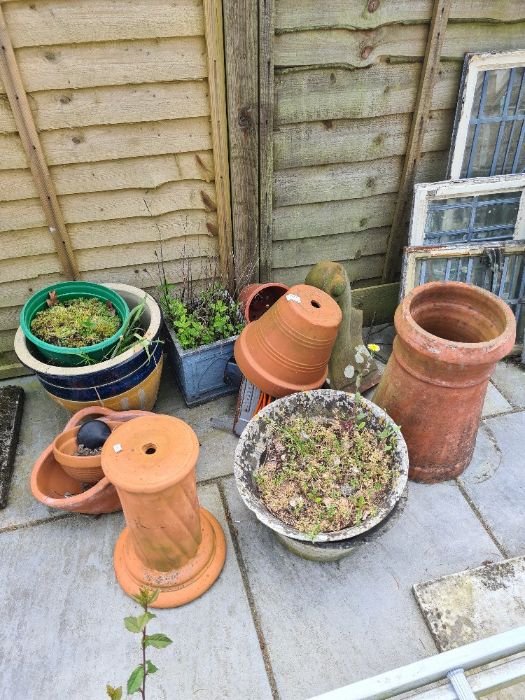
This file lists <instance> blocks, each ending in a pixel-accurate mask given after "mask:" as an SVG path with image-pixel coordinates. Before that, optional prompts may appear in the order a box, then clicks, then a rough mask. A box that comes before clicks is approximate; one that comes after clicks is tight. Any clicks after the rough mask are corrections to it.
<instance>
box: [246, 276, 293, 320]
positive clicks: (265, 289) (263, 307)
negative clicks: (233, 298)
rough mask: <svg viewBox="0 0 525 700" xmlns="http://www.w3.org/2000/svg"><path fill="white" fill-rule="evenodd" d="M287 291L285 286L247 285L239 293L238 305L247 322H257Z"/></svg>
mask: <svg viewBox="0 0 525 700" xmlns="http://www.w3.org/2000/svg"><path fill="white" fill-rule="evenodd" d="M287 291H288V286H287V285H286V284H280V283H279V282H266V283H265V284H249V285H248V286H247V287H243V289H241V291H240V292H239V304H240V306H241V310H242V312H243V314H244V318H245V319H246V320H247V321H257V319H259V318H261V316H262V315H263V314H264V313H266V311H268V309H269V308H270V306H273V305H274V304H275V302H276V301H277V300H278V299H280V298H281V297H282V296H283V295H284V294H285V293H286V292H287Z"/></svg>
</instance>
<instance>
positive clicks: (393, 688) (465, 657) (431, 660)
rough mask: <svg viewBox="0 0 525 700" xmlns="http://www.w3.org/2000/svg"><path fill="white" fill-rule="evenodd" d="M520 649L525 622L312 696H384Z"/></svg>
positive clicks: (355, 699)
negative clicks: (521, 625) (506, 630)
mask: <svg viewBox="0 0 525 700" xmlns="http://www.w3.org/2000/svg"><path fill="white" fill-rule="evenodd" d="M522 651H525V626H523V627H517V628H516V629H513V630H509V631H508V632H503V633H502V634H496V635H494V636H492V637H487V638H486V639H481V640H480V641H478V642H472V643H471V644H465V645H464V646H461V647H458V648H457V649H451V650H450V651H444V652H443V653H442V654H436V655H435V656H430V657H428V658H426V659H423V660H421V661H416V662H414V663H412V664H408V666H402V667H401V668H396V669H394V670H392V671H387V672H386V673H381V674H380V675H378V676H372V678H366V679H365V680H362V681H358V682H357V683H353V684H352V685H347V686H345V687H343V688H338V689H337V690H332V691H330V692H328V693H324V694H323V695H318V696H316V698H312V699H311V700H386V698H392V697H395V696H396V695H399V694H401V693H404V692H407V691H409V690H416V689H417V688H421V687H422V686H425V685H429V684H430V683H434V682H435V681H439V680H443V679H444V678H445V677H446V675H447V673H448V672H449V671H450V670H452V669H455V668H462V669H464V670H465V671H468V670H470V669H472V668H477V667H478V666H483V665H484V664H488V663H491V662H492V661H497V660H499V659H502V658H505V657H507V656H512V655H513V654H517V653H519V652H522Z"/></svg>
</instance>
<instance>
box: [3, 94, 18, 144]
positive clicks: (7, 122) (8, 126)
mask: <svg viewBox="0 0 525 700" xmlns="http://www.w3.org/2000/svg"><path fill="white" fill-rule="evenodd" d="M0 92H2V89H1V85H0ZM14 132H16V124H15V120H14V119H13V113H12V111H11V107H10V106H9V100H8V99H7V95H1V94H0V134H10V133H14Z"/></svg>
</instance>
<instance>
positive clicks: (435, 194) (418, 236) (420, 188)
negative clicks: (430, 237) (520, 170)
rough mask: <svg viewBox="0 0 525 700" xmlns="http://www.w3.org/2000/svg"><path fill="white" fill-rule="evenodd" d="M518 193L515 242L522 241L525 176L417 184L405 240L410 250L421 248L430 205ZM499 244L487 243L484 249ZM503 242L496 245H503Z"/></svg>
mask: <svg viewBox="0 0 525 700" xmlns="http://www.w3.org/2000/svg"><path fill="white" fill-rule="evenodd" d="M519 191H521V198H520V205H519V208H518V215H517V217H516V227H515V229H514V236H513V240H514V241H522V240H525V174H519V175H495V176H493V177H473V178H466V179H464V180H443V181H441V182H430V183H420V184H417V185H415V187H414V204H413V208H412V217H411V220H410V231H409V236H408V243H409V246H422V245H424V242H423V241H424V238H425V225H426V221H427V216H428V207H429V204H430V203H432V202H436V201H439V200H442V199H451V198H454V197H458V198H459V197H475V196H476V195H486V194H498V193H501V194H507V193H509V192H519ZM491 242H492V243H497V242H498V241H491V240H490V239H487V241H486V242H484V243H485V244H486V245H489V244H490V243H491ZM503 242H504V241H499V243H503ZM441 245H444V246H446V247H447V248H448V247H449V246H451V245H460V246H464V245H466V244H465V242H461V241H460V242H458V243H455V244H452V243H444V244H441Z"/></svg>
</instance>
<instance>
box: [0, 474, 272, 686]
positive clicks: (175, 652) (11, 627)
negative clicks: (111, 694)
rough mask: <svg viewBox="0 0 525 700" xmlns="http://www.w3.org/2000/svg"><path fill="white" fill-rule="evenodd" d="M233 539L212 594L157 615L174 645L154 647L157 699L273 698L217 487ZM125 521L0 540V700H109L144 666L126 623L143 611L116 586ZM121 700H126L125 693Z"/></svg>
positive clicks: (62, 524)
mask: <svg viewBox="0 0 525 700" xmlns="http://www.w3.org/2000/svg"><path fill="white" fill-rule="evenodd" d="M199 495H200V499H201V503H202V505H204V506H205V507H207V508H209V510H210V511H211V512H212V513H214V515H216V516H217V517H218V518H219V520H220V522H221V524H222V526H223V527H224V528H225V532H226V536H227V545H228V553H227V560H226V565H225V568H224V570H223V572H222V574H221V576H220V578H219V580H218V581H217V582H216V583H215V584H214V586H213V587H212V588H211V589H210V590H209V591H208V592H207V593H205V594H204V596H202V597H201V598H199V599H198V600H196V601H194V602H193V603H191V604H189V605H186V606H184V607H182V608H176V609H173V610H158V611H155V612H156V614H157V619H155V620H153V621H152V622H151V623H150V631H151V633H154V632H164V633H165V634H167V635H168V636H169V637H170V638H171V639H172V640H173V645H171V646H170V647H168V648H166V649H162V650H157V649H152V650H151V654H150V658H151V659H152V661H153V662H154V663H155V665H157V666H158V668H159V671H158V673H156V674H155V675H153V676H151V677H150V678H149V680H148V684H149V687H150V692H148V697H151V698H152V699H155V700H160V699H161V698H162V699H163V700H173V699H174V698H177V700H194V699H195V698H205V699H206V700H219V699H220V700H224V699H231V700H239V699H240V698H250V699H253V700H270V699H271V691H270V687H269V683H268V680H267V676H266V672H265V669H264V663H263V659H262V656H261V653H260V648H259V644H258V640H257V634H256V631H255V628H254V625H253V622H252V617H251V613H250V610H249V606H248V603H247V599H246V596H245V592H244V588H243V583H242V579H241V574H240V571H239V568H238V565H237V561H236V558H235V554H234V551H233V547H232V543H231V540H230V537H229V533H228V528H227V526H226V523H225V517H224V511H223V509H222V505H221V501H220V497H219V494H218V490H217V487H216V486H213V485H210V486H205V487H203V488H201V489H200V490H199ZM121 527H122V517H121V516H120V515H116V516H101V517H99V518H88V517H86V516H77V517H73V518H69V519H67V520H60V521H56V522H53V523H46V524H43V525H37V526H34V527H31V528H25V529H20V530H16V531H12V532H4V533H2V534H0V561H1V562H2V589H3V592H4V594H3V596H2V618H3V624H2V626H1V630H0V658H1V666H2V674H0V697H2V698H13V700H14V699H18V698H20V699H22V698H27V699H28V700H29V699H32V698H35V699H36V698H38V700H56V699H57V698H75V700H94V699H95V698H103V697H105V687H106V683H108V682H109V683H111V684H112V685H124V686H125V682H126V680H127V677H128V675H129V673H130V672H131V671H132V670H133V668H134V667H135V666H136V665H137V664H138V663H139V653H138V649H139V648H138V637H137V636H136V635H133V634H131V633H129V632H127V631H126V630H125V628H124V624H123V618H124V617H125V616H127V615H134V614H138V612H139V609H138V608H137V606H136V604H135V603H134V602H133V601H132V600H131V599H130V598H128V597H127V596H126V595H125V594H124V593H123V592H122V590H121V589H120V587H119V586H118V584H117V583H116V581H115V578H114V574H113V565H112V554H113V546H114V543H115V540H116V538H117V535H118V534H119V532H120V530H121ZM124 697H126V693H125V692H124Z"/></svg>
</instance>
